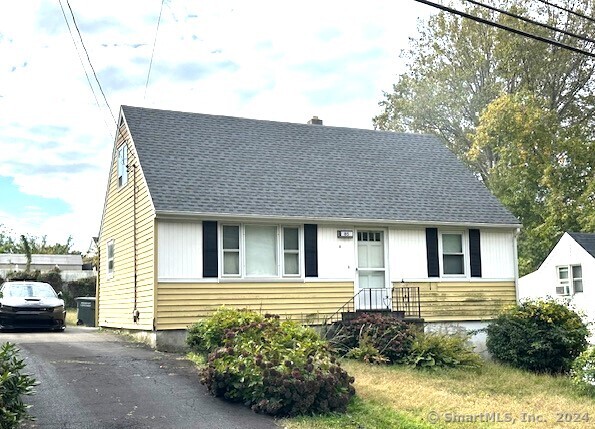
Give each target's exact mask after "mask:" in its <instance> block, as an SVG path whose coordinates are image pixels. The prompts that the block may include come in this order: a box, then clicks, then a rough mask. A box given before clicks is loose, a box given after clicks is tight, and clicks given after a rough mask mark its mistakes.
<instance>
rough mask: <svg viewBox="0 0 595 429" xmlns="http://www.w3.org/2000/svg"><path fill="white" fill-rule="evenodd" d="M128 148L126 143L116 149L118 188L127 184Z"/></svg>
mask: <svg viewBox="0 0 595 429" xmlns="http://www.w3.org/2000/svg"><path fill="white" fill-rule="evenodd" d="M127 165H128V147H127V146H126V143H124V144H123V145H122V146H120V149H118V187H120V188H121V187H122V186H124V185H126V183H128V169H127Z"/></svg>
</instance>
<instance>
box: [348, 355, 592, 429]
mask: <svg viewBox="0 0 595 429" xmlns="http://www.w3.org/2000/svg"><path fill="white" fill-rule="evenodd" d="M344 367H345V369H346V370H347V371H348V372H349V373H350V374H351V375H353V376H354V377H355V388H356V391H357V394H358V395H359V396H360V397H361V398H362V399H364V400H370V401H374V402H376V403H379V404H383V405H386V406H390V407H391V408H392V409H394V410H399V411H401V412H406V413H407V415H409V416H411V417H413V418H415V419H422V420H423V421H426V418H427V416H428V414H429V413H430V412H436V413H437V415H438V416H439V417H440V422H439V423H438V424H437V425H436V427H447V426H450V427H452V426H453V425H456V427H457V428H478V427H490V428H499V427H510V426H511V422H510V421H507V422H501V423H497V422H496V423H494V422H482V421H481V420H482V417H481V416H482V415H484V416H485V417H484V418H483V419H484V420H485V419H488V418H489V416H492V418H498V417H499V418H500V419H502V420H508V419H516V426H517V427H539V428H559V427H568V426H571V427H573V428H577V429H578V428H591V427H594V423H595V399H593V398H590V397H587V396H584V395H581V394H579V393H577V392H576V390H575V389H574V387H573V386H572V383H571V382H570V381H569V380H568V379H567V378H565V377H553V376H547V375H536V374H530V373H526V372H523V371H518V370H514V369H511V368H508V367H504V366H501V365H497V364H494V363H487V364H486V365H485V367H483V368H482V369H480V370H475V371H471V370H440V371H435V372H423V371H417V370H414V369H411V368H406V367H400V366H393V367H381V366H368V365H364V364H362V363H359V362H353V361H349V362H345V363H344ZM449 413H450V414H449ZM455 415H456V416H461V417H459V418H461V419H465V418H466V417H465V416H478V417H477V418H476V421H475V422H464V421H458V422H456V423H445V419H447V418H449V416H450V417H451V418H453V417H454V416H455ZM523 416H525V420H529V419H531V418H534V419H539V420H541V421H539V422H528V421H524V422H523V421H522V420H523ZM538 416H539V417H538ZM585 416H588V419H589V420H590V422H587V421H585ZM568 418H572V419H573V420H578V421H573V422H572V423H570V422H567V421H565V419H568Z"/></svg>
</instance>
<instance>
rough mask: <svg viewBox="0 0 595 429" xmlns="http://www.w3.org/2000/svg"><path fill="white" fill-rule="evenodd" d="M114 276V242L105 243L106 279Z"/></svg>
mask: <svg viewBox="0 0 595 429" xmlns="http://www.w3.org/2000/svg"><path fill="white" fill-rule="evenodd" d="M113 276H114V240H110V241H108V242H107V277H108V278H111V277H113Z"/></svg>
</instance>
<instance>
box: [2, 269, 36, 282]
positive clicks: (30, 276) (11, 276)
mask: <svg viewBox="0 0 595 429" xmlns="http://www.w3.org/2000/svg"><path fill="white" fill-rule="evenodd" d="M40 274H41V273H40V272H39V270H35V271H9V272H8V273H6V280H7V281H10V280H14V281H19V280H31V281H37V278H38V277H39V275H40Z"/></svg>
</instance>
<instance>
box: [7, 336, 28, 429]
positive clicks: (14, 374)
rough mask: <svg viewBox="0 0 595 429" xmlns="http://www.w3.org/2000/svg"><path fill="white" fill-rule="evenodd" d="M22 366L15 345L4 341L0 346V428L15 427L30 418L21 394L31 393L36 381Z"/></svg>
mask: <svg viewBox="0 0 595 429" xmlns="http://www.w3.org/2000/svg"><path fill="white" fill-rule="evenodd" d="M24 368H25V364H24V362H23V360H22V359H19V357H18V349H17V348H16V347H15V345H14V344H10V343H4V344H3V345H2V346H1V347H0V428H3V429H4V428H6V429H12V428H16V427H18V426H19V423H20V422H21V421H23V420H25V419H28V418H30V416H29V415H28V414H27V405H25V404H24V403H23V398H22V396H23V395H31V394H33V386H35V384H36V382H35V380H34V379H33V377H31V376H30V375H28V374H24V373H23V372H22V370H23V369H24Z"/></svg>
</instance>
